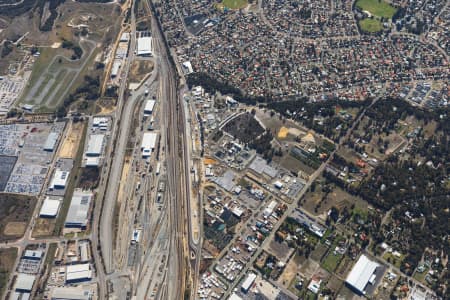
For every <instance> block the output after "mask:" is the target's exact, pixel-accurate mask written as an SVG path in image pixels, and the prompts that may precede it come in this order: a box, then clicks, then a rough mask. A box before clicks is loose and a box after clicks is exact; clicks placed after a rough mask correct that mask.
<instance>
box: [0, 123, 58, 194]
mask: <svg viewBox="0 0 450 300" xmlns="http://www.w3.org/2000/svg"><path fill="white" fill-rule="evenodd" d="M64 125H65V124H64V123H63V122H59V123H54V124H47V123H33V124H13V125H0V145H2V146H1V147H0V155H7V156H12V157H16V162H15V164H14V168H13V169H12V171H11V172H10V176H9V178H8V181H7V183H6V185H5V186H4V189H3V190H4V191H5V192H10V193H20V194H29V195H37V194H38V193H39V192H40V190H41V188H42V185H43V183H44V181H45V177H46V176H47V173H48V169H49V164H50V163H51V160H52V158H53V155H54V150H53V151H46V150H44V145H45V143H46V140H47V137H48V136H49V134H50V132H55V133H57V135H58V139H59V137H60V136H61V133H62V131H63V129H64ZM1 162H2V168H1V169H2V170H7V169H8V168H11V164H12V160H11V159H9V163H7V164H6V165H4V164H3V163H4V162H6V161H5V160H4V159H3V160H2V161H1ZM5 174H6V173H5ZM3 177H4V178H6V176H3ZM4 180H6V179H4Z"/></svg>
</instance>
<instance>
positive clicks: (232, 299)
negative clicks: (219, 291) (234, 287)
mask: <svg viewBox="0 0 450 300" xmlns="http://www.w3.org/2000/svg"><path fill="white" fill-rule="evenodd" d="M228 300H242V297H240V296H238V295H237V294H235V293H233V294H231V296H230V298H228Z"/></svg>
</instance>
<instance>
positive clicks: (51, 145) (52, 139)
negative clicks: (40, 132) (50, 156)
mask: <svg viewBox="0 0 450 300" xmlns="http://www.w3.org/2000/svg"><path fill="white" fill-rule="evenodd" d="M58 136H59V134H58V133H57V132H50V134H49V135H48V136H47V140H46V141H45V144H44V150H45V151H53V150H54V149H55V145H56V142H57V141H58Z"/></svg>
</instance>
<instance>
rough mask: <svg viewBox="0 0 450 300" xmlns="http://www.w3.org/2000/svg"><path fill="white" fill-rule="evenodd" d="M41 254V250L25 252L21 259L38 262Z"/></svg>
mask: <svg viewBox="0 0 450 300" xmlns="http://www.w3.org/2000/svg"><path fill="white" fill-rule="evenodd" d="M43 254H44V252H43V251H42V250H25V254H24V255H23V257H24V258H26V259H36V260H40V259H41V258H42V255H43Z"/></svg>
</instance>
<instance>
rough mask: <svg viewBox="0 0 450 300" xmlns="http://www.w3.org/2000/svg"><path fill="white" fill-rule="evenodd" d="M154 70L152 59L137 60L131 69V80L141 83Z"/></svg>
mask: <svg viewBox="0 0 450 300" xmlns="http://www.w3.org/2000/svg"><path fill="white" fill-rule="evenodd" d="M152 71H153V62H152V61H151V60H135V61H133V63H132V65H131V69H130V82H136V83H140V82H141V81H142V80H143V79H144V78H145V77H146V76H148V75H149V74H150V73H151V72H152Z"/></svg>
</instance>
